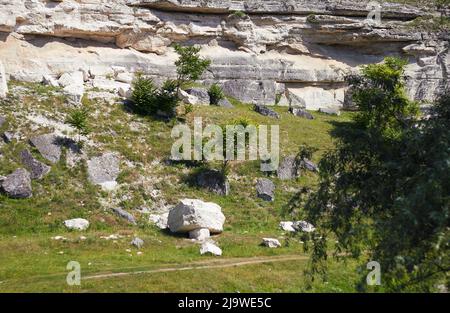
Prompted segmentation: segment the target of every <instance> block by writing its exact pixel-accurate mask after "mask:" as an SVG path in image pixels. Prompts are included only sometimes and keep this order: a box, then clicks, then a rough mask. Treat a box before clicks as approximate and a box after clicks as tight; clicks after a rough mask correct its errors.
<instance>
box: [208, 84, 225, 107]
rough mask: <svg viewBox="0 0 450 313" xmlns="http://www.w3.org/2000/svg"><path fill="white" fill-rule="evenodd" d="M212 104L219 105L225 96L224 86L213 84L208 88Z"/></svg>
mask: <svg viewBox="0 0 450 313" xmlns="http://www.w3.org/2000/svg"><path fill="white" fill-rule="evenodd" d="M208 94H209V98H210V104H213V105H218V104H219V101H220V100H222V99H224V98H225V94H224V93H223V90H222V88H221V87H220V86H219V85H218V84H212V85H211V87H209V90H208Z"/></svg>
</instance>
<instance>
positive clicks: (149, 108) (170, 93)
mask: <svg viewBox="0 0 450 313" xmlns="http://www.w3.org/2000/svg"><path fill="white" fill-rule="evenodd" d="M176 90H177V82H176V81H174V80H167V81H166V82H165V83H164V85H163V86H162V87H161V88H160V89H157V88H156V87H155V86H154V84H153V81H152V80H151V79H148V78H145V77H144V76H143V75H142V74H141V73H138V74H137V76H136V79H135V80H134V81H133V94H132V100H133V103H134V106H135V109H136V110H137V111H138V112H139V113H141V114H144V115H155V114H160V113H163V114H164V115H167V116H174V115H175V109H176V107H177V104H178V101H179V99H178V96H177V92H176Z"/></svg>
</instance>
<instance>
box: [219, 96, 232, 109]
mask: <svg viewBox="0 0 450 313" xmlns="http://www.w3.org/2000/svg"><path fill="white" fill-rule="evenodd" d="M217 105H218V106H220V107H223V108H228V109H232V108H233V107H234V106H233V104H231V102H230V100H228V99H227V98H223V99H220V100H219V103H217Z"/></svg>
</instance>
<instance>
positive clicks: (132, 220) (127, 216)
mask: <svg viewBox="0 0 450 313" xmlns="http://www.w3.org/2000/svg"><path fill="white" fill-rule="evenodd" d="M112 210H113V212H114V213H116V214H117V215H118V216H120V217H121V218H124V219H126V220H127V221H128V222H130V223H131V224H133V225H136V224H137V223H136V219H135V218H134V216H133V215H131V214H130V213H128V212H127V211H125V210H123V209H121V208H113V209H112Z"/></svg>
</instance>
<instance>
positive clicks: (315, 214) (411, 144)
mask: <svg viewBox="0 0 450 313" xmlns="http://www.w3.org/2000/svg"><path fill="white" fill-rule="evenodd" d="M402 64H404V63H403V62H400V61H398V60H393V59H387V60H386V62H385V63H384V64H380V65H371V66H368V67H366V68H365V69H364V70H363V74H362V75H363V76H362V77H359V79H355V80H353V82H355V84H354V85H353V86H354V87H355V88H356V90H357V96H356V100H357V102H358V106H359V108H360V110H361V112H360V113H359V114H358V115H357V117H356V119H355V121H353V122H350V123H346V124H344V125H343V124H340V125H337V126H339V127H337V128H336V130H335V135H336V136H338V143H337V148H336V150H332V151H329V152H328V153H327V154H326V155H325V156H324V158H323V159H322V161H321V162H320V164H319V166H320V184H319V188H318V190H317V192H316V193H314V194H313V195H312V196H311V197H310V198H309V200H308V202H307V204H306V205H305V209H306V210H305V216H302V217H303V218H305V219H307V220H308V221H310V222H311V223H313V224H314V225H315V226H316V227H317V232H316V234H315V235H314V236H313V238H312V240H313V242H314V245H312V263H311V265H312V266H311V267H310V272H309V273H310V274H312V275H313V276H312V277H314V275H315V274H320V273H321V274H325V273H326V271H325V270H326V266H325V265H326V260H327V256H328V254H327V249H328V248H329V240H330V239H333V240H337V244H336V245H335V252H336V254H340V255H342V254H346V255H348V256H349V257H352V258H355V259H356V260H359V261H360V262H361V266H362V267H363V268H365V265H366V262H368V261H369V260H375V261H377V262H379V263H380V264H381V271H382V288H383V290H391V291H432V290H434V289H435V286H436V285H437V284H439V283H444V284H447V286H448V276H447V273H448V271H449V269H450V268H449V264H450V259H449V253H448V244H449V242H450V241H449V239H450V233H449V203H450V202H449V200H450V184H449V180H448V178H449V177H450V100H449V99H450V96H449V95H447V96H444V97H443V98H442V99H441V100H440V101H439V103H437V104H436V106H435V109H434V112H433V117H432V118H431V119H429V120H421V121H415V123H409V122H405V121H404V120H405V119H407V115H406V114H407V113H415V111H414V110H412V109H411V102H410V101H408V100H407V99H406V98H405V97H404V96H403V88H402V86H403V82H402V80H401V77H400V76H401V73H402V66H403V65H402ZM389 105H391V106H393V107H389ZM363 260H364V262H363ZM363 273H364V274H363V275H362V277H361V278H362V280H361V281H362V282H363V283H362V284H361V285H360V287H361V288H364V289H366V288H367V286H366V284H365V276H366V274H367V273H368V271H367V272H363Z"/></svg>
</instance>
